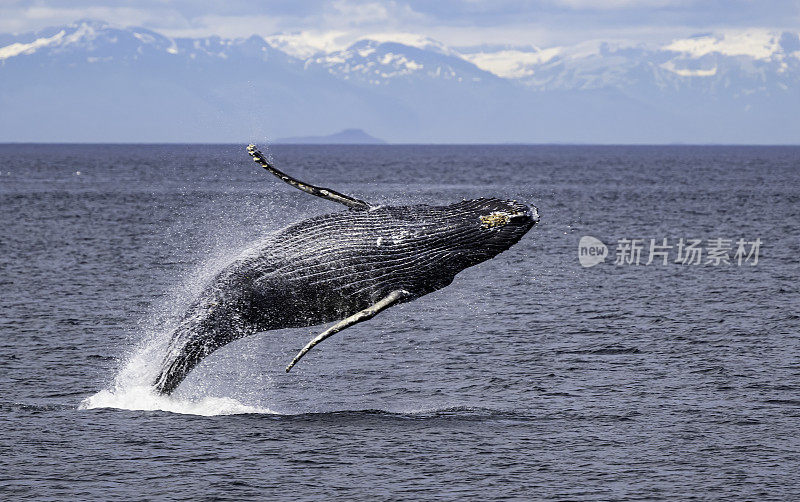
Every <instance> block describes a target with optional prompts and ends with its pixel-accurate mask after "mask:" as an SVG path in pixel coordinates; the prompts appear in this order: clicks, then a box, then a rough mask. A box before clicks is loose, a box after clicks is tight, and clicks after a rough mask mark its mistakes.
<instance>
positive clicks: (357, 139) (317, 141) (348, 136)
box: [275, 129, 386, 145]
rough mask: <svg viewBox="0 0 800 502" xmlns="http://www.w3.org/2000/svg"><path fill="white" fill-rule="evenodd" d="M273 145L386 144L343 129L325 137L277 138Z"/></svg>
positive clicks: (358, 130) (360, 132) (358, 132)
mask: <svg viewBox="0 0 800 502" xmlns="http://www.w3.org/2000/svg"><path fill="white" fill-rule="evenodd" d="M275 143H283V144H304V145H384V144H386V142H385V141H384V140H382V139H378V138H375V137H373V136H370V135H369V134H367V133H365V132H364V131H362V130H361V129H344V130H343V131H339V132H337V133H333V134H328V135H327V136H295V137H292V138H278V139H276V140H275Z"/></svg>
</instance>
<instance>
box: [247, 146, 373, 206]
mask: <svg viewBox="0 0 800 502" xmlns="http://www.w3.org/2000/svg"><path fill="white" fill-rule="evenodd" d="M247 153H249V154H250V156H251V157H253V161H255V162H256V163H257V164H259V165H260V166H261V167H263V168H264V169H266V170H267V171H269V172H271V173H272V174H274V175H275V176H277V177H278V178H280V179H282V180H283V181H285V182H286V183H288V184H290V185H292V186H293V187H295V188H298V189H300V190H302V191H304V192H306V193H310V194H311V195H316V196H317V197H322V198H323V199H327V200H332V201H333V202H338V203H339V204H344V205H345V206H347V207H349V208H350V209H356V210H358V211H367V210H369V209H370V207H372V206H370V205H369V204H367V203H366V202H364V201H363V200H359V199H356V198H355V197H350V196H349V195H345V194H343V193H339V192H337V191H336V190H331V189H330V188H320V187H316V186H314V185H309V184H308V183H303V182H302V181H300V180H298V179H296V178H292V177H291V176H289V175H288V174H286V173H284V172H282V171H279V170H277V169H275V167H274V166H273V165H272V164H270V163H269V161H268V160H267V159H266V157H264V154H262V153H261V152H260V151H258V149H257V148H256V145H250V146H248V147H247Z"/></svg>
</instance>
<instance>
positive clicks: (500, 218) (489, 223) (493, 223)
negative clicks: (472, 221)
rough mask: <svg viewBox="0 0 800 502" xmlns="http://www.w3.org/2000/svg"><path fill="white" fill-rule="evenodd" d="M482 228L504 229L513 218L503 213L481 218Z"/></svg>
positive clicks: (498, 212)
mask: <svg viewBox="0 0 800 502" xmlns="http://www.w3.org/2000/svg"><path fill="white" fill-rule="evenodd" d="M480 218H481V226H483V227H484V228H494V227H502V226H503V225H505V224H507V223H508V222H509V221H511V216H510V215H509V214H508V213H504V212H502V211H495V212H493V213H492V214H490V215H488V216H481V217H480Z"/></svg>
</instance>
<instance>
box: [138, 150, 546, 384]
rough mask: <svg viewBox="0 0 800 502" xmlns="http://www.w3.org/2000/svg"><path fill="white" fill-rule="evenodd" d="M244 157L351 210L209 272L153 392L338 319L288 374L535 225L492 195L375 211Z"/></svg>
mask: <svg viewBox="0 0 800 502" xmlns="http://www.w3.org/2000/svg"><path fill="white" fill-rule="evenodd" d="M247 151H248V153H249V154H250V156H251V157H252V158H253V160H254V161H255V162H256V163H257V164H259V165H260V166H261V167H263V168H264V169H265V170H267V171H268V172H270V173H272V174H274V175H275V176H277V177H278V178H280V179H281V180H283V181H285V182H286V183H288V184H290V185H292V186H294V187H295V188H298V189H300V190H302V191H304V192H306V193H309V194H311V195H315V196H317V197H321V198H324V199H327V200H330V201H333V202H337V203H339V204H342V205H344V206H346V207H347V208H348V209H349V210H348V211H342V212H336V213H331V214H325V215H321V216H315V217H312V218H309V219H306V220H304V221H300V222H298V223H295V224H292V225H290V226H288V227H286V228H284V229H282V230H279V231H277V232H275V233H274V234H272V235H270V236H268V237H267V238H265V239H264V240H262V241H261V242H258V243H256V244H255V245H254V246H253V247H252V248H250V249H249V250H248V251H246V252H245V253H244V254H242V255H241V256H239V257H238V258H236V259H235V260H234V261H233V262H232V263H230V264H229V265H228V266H226V267H225V268H224V269H222V270H221V271H220V272H219V273H217V275H216V276H215V277H214V278H213V279H212V280H211V281H210V282H209V283H208V284H207V285H206V287H205V288H204V289H203V290H202V291H201V292H200V294H199V295H198V296H197V297H196V298H195V299H194V301H193V302H192V303H191V305H190V306H189V308H188V310H187V311H186V313H185V314H184V316H183V317H182V318H181V320H180V322H179V323H178V325H177V327H176V328H175V330H174V331H173V332H172V335H171V339H170V344H169V348H168V351H167V355H166V356H165V358H164V361H163V364H162V366H161V370H160V372H159V374H158V376H157V377H156V379H155V381H154V382H153V386H154V387H155V390H156V391H157V392H158V393H161V394H170V393H172V392H173V391H174V390H175V388H176V387H177V386H178V385H179V384H180V383H181V382H182V381H183V379H184V378H185V377H186V375H187V374H188V373H189V372H190V371H191V370H192V369H193V368H194V367H195V366H196V365H197V364H198V363H199V362H200V361H201V360H202V359H203V358H204V357H206V356H208V355H209V354H211V353H212V352H214V351H215V350H217V349H219V348H220V347H223V346H224V345H226V344H228V343H230V342H232V341H234V340H237V339H239V338H242V337H245V336H249V335H252V334H255V333H258V332H263V331H269V330H273V329H281V328H293V327H306V326H315V325H319V324H324V323H329V322H333V321H338V322H336V324H334V325H333V326H331V327H329V328H328V329H326V330H325V331H323V332H322V333H321V334H319V335H318V336H317V337H315V338H313V339H312V340H311V341H310V342H308V343H307V344H306V345H305V347H303V348H302V350H300V352H298V354H297V355H296V356H295V358H294V359H293V360H292V361H291V362H290V363H289V364H288V366H287V367H286V371H287V372H288V371H289V370H291V369H292V367H293V366H294V365H295V364H297V362H298V361H299V360H300V359H301V358H302V357H303V356H305V355H306V354H307V353H308V351H309V350H311V349H312V348H313V347H314V346H315V345H317V344H318V343H320V342H322V341H323V340H325V339H326V338H328V337H329V336H331V335H333V334H335V333H337V332H339V331H341V330H343V329H345V328H347V327H349V326H352V325H354V324H357V323H360V322H363V321H366V320H368V319H371V318H372V317H374V316H375V315H377V314H378V313H380V312H381V311H383V310H386V309H387V308H389V307H391V306H393V305H397V304H399V303H404V302H409V301H411V300H414V299H416V298H419V297H421V296H423V295H426V294H428V293H431V292H433V291H436V290H438V289H441V288H444V287H445V286H447V285H448V284H450V283H451V282H452V281H453V278H454V277H455V276H456V274H458V273H459V272H461V271H462V270H464V269H466V268H468V267H471V266H473V265H477V264H478V263H481V262H483V261H486V260H488V259H490V258H493V257H494V256H496V255H498V254H499V253H501V252H503V251H505V250H506V249H508V248H509V247H511V246H512V245H514V244H515V243H516V242H518V241H519V240H520V238H522V236H523V235H524V234H525V233H526V232H527V231H528V230H530V229H531V227H533V225H535V224H536V223H537V222H538V221H539V215H538V211H537V209H536V207H534V206H527V205H525V204H521V203H519V202H516V201H512V200H502V199H497V198H480V199H474V200H463V201H461V202H457V203H455V204H450V205H447V206H431V205H424V204H418V205H408V206H389V207H383V206H375V205H371V204H368V203H367V202H364V201H362V200H359V199H356V198H354V197H351V196H349V195H345V194H342V193H339V192H337V191H335V190H332V189H329V188H321V187H317V186H314V185H311V184H308V183H304V182H302V181H299V180H297V179H296V178H293V177H291V176H289V175H287V174H285V173H283V172H282V171H279V170H278V169H276V168H275V167H274V166H273V165H272V164H271V163H270V162H269V161H268V160H267V159H266V158H265V157H264V155H263V154H262V153H261V152H260V151H259V150H258V149H257V148H256V147H255V146H254V145H250V146H248V148H247Z"/></svg>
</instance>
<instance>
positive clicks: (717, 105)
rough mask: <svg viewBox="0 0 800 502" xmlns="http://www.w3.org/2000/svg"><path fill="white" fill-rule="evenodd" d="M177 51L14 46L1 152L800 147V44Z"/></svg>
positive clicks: (369, 44)
mask: <svg viewBox="0 0 800 502" xmlns="http://www.w3.org/2000/svg"><path fill="white" fill-rule="evenodd" d="M298 40H299V38H298V37H296V36H292V35H275V36H272V37H267V39H264V38H262V37H258V36H252V37H249V38H242V39H235V40H229V39H221V38H219V37H207V38H199V39H186V38H183V39H182V38H170V37H166V36H163V35H161V34H158V33H155V32H153V31H150V30H146V29H143V28H124V29H121V28H115V27H112V26H109V25H107V24H105V23H102V22H97V21H81V22H77V23H75V24H73V25H70V26H63V27H56V28H50V29H47V30H43V31H41V32H38V33H31V34H25V35H19V36H11V35H2V36H0V105H1V106H2V110H3V111H2V120H0V141H36V140H39V141H249V140H254V141H263V140H264V137H265V136H267V137H285V136H307V135H319V134H327V133H330V132H332V131H336V130H341V129H346V128H353V127H357V128H361V129H365V130H367V131H369V132H370V133H372V134H375V135H376V136H379V137H383V138H387V139H389V140H393V141H411V142H430V141H440V142H553V141H556V142H655V143H664V142H746V143H750V142H754V143H797V142H799V141H800V121H797V120H796V119H795V117H796V116H797V115H798V112H800V36H798V34H797V33H789V32H783V33H776V32H770V31H767V30H748V31H741V32H738V33H724V34H704V35H699V36H696V37H692V38H687V39H680V40H673V41H672V42H670V43H668V44H664V45H660V46H652V45H644V44H633V43H629V42H624V41H622V42H615V41H590V42H585V43H582V44H578V45H575V46H570V47H550V48H536V47H527V48H478V49H475V48H472V49H468V48H464V49H458V48H450V47H446V46H444V45H443V44H441V43H439V42H437V41H435V40H431V39H428V38H424V37H408V36H405V37H395V39H392V38H386V37H383V38H381V37H371V38H368V39H364V40H359V41H357V42H355V43H353V44H352V45H350V46H349V47H346V48H341V47H332V46H331V47H327V48H326V49H324V50H319V49H314V48H313V47H312V46H311V45H308V44H306V45H303V44H302V43H300V42H298Z"/></svg>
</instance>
